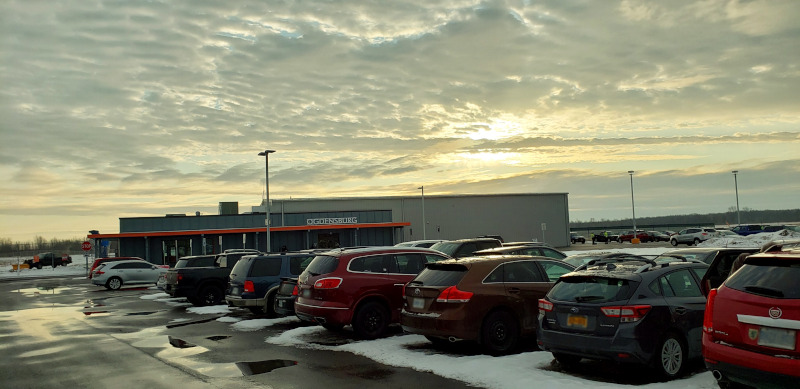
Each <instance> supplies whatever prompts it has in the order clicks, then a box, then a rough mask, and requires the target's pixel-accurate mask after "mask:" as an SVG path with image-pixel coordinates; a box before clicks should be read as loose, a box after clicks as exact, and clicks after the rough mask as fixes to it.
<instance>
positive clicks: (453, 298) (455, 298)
mask: <svg viewBox="0 0 800 389" xmlns="http://www.w3.org/2000/svg"><path fill="white" fill-rule="evenodd" d="M472 295H473V293H472V292H465V291H463V290H458V288H456V286H455V285H453V286H451V287H449V288H447V289H445V290H443V291H442V293H441V294H439V297H437V298H436V302H437V303H466V302H468V301H469V299H471V298H472Z"/></svg>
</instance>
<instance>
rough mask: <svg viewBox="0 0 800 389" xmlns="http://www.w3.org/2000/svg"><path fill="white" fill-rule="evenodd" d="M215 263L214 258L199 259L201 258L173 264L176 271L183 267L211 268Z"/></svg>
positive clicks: (180, 260) (182, 260)
mask: <svg viewBox="0 0 800 389" xmlns="http://www.w3.org/2000/svg"><path fill="white" fill-rule="evenodd" d="M215 261H216V258H215V257H213V256H212V257H201V258H189V259H179V260H178V263H176V264H175V268H176V269H180V268H184V267H211V266H214V262H215Z"/></svg>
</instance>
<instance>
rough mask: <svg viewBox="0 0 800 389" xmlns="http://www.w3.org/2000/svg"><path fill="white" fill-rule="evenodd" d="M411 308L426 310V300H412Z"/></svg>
mask: <svg viewBox="0 0 800 389" xmlns="http://www.w3.org/2000/svg"><path fill="white" fill-rule="evenodd" d="M411 308H414V309H422V308H425V300H424V299H419V298H412V299H411Z"/></svg>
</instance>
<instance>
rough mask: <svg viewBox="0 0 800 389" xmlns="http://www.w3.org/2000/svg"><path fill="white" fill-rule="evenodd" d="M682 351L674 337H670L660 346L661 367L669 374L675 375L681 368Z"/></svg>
mask: <svg viewBox="0 0 800 389" xmlns="http://www.w3.org/2000/svg"><path fill="white" fill-rule="evenodd" d="M682 363H683V353H682V351H681V345H680V343H678V341H677V340H676V339H673V338H670V339H668V340H667V341H666V342H664V347H662V348H661V367H662V368H663V369H664V371H665V372H667V373H668V374H670V375H675V374H677V373H678V371H679V370H680V369H681V364H682Z"/></svg>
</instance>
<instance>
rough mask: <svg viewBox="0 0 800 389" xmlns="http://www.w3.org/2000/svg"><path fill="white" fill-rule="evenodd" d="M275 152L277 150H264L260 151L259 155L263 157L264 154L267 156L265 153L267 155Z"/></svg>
mask: <svg viewBox="0 0 800 389" xmlns="http://www.w3.org/2000/svg"><path fill="white" fill-rule="evenodd" d="M274 152H275V150H264V151H262V152H260V153H258V155H259V156H261V157H263V156H265V155H267V154H272V153H274Z"/></svg>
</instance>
